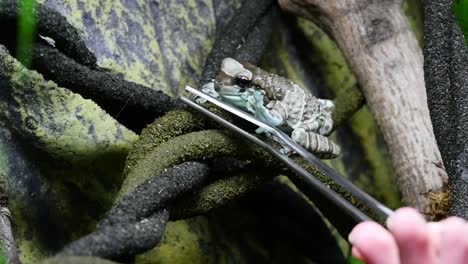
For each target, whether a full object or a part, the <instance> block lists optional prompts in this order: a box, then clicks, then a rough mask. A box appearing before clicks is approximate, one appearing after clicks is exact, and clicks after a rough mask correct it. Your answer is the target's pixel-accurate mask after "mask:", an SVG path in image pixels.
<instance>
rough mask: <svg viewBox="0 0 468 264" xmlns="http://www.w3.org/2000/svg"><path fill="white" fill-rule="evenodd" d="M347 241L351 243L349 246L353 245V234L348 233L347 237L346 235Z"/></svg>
mask: <svg viewBox="0 0 468 264" xmlns="http://www.w3.org/2000/svg"><path fill="white" fill-rule="evenodd" d="M348 241H349V243H351V245H352V244H353V241H354V236H353V232H351V233H349V235H348Z"/></svg>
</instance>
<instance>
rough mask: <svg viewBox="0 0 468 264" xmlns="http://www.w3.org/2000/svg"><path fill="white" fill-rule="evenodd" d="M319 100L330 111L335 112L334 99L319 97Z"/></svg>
mask: <svg viewBox="0 0 468 264" xmlns="http://www.w3.org/2000/svg"><path fill="white" fill-rule="evenodd" d="M317 101H318V102H319V103H320V104H321V105H322V107H323V109H324V110H325V111H327V112H329V113H331V112H333V110H334V109H335V104H334V103H333V101H332V100H327V99H318V100H317Z"/></svg>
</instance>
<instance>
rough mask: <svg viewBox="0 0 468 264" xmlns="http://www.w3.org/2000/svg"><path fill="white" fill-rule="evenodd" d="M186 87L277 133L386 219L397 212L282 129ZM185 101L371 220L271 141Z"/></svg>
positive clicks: (356, 214)
mask: <svg viewBox="0 0 468 264" xmlns="http://www.w3.org/2000/svg"><path fill="white" fill-rule="evenodd" d="M185 90H187V91H188V92H190V93H192V94H193V95H196V96H198V97H201V98H204V99H206V100H207V101H209V102H211V103H213V104H214V105H216V106H218V107H221V108H222V109H224V110H226V111H228V112H230V113H232V114H234V115H236V116H238V117H240V118H242V119H244V120H246V121H248V122H250V123H252V124H254V125H257V126H259V127H261V128H263V129H265V130H267V131H270V132H271V133H272V134H273V135H275V136H276V137H277V138H278V139H279V141H281V142H280V143H281V144H283V145H285V146H287V147H289V148H290V149H292V150H294V151H295V152H296V153H297V154H298V155H300V156H301V157H302V158H303V159H304V160H306V161H307V162H309V163H310V164H312V165H313V166H315V167H316V168H317V169H319V170H320V171H322V172H323V173H324V174H325V175H327V176H328V177H330V178H331V179H332V180H333V181H335V182H336V183H337V184H338V185H340V186H341V187H342V188H344V189H345V190H347V191H349V192H350V193H351V194H352V195H354V196H355V197H356V198H358V199H360V200H361V201H362V202H363V203H365V204H366V205H367V206H368V207H369V208H370V209H372V210H373V211H374V212H375V213H376V214H377V215H378V216H380V217H382V218H383V219H387V217H388V216H389V215H390V214H392V213H393V211H392V210H391V209H389V208H388V207H386V206H385V205H383V204H381V203H380V202H379V201H377V200H376V199H374V198H373V197H372V196H370V195H369V194H367V193H365V192H364V191H362V190H361V189H359V188H358V187H356V186H355V185H354V184H353V183H351V182H350V181H349V180H348V179H346V178H344V177H342V176H341V175H339V174H338V173H337V172H336V171H335V170H333V169H332V168H330V167H329V166H328V165H326V164H325V163H323V162H322V161H321V160H320V159H318V158H317V157H316V156H314V155H313V154H312V153H310V152H309V151H307V150H305V149H304V148H303V147H301V146H300V145H299V144H297V143H296V142H294V141H292V140H291V139H290V137H289V136H288V135H286V134H285V133H283V132H282V131H281V130H279V129H277V128H275V127H272V126H270V125H268V124H265V123H263V122H262V121H259V120H258V119H256V118H255V117H253V116H252V115H250V114H248V113H246V112H244V111H241V110H239V109H237V108H235V107H232V106H230V105H228V104H226V103H224V102H222V101H219V100H217V99H215V98H213V97H211V96H209V95H207V94H205V93H203V92H201V91H199V90H197V89H195V88H193V87H190V86H186V87H185ZM179 99H180V100H181V101H182V102H183V103H185V104H187V105H188V106H190V107H192V108H194V109H196V110H198V111H200V112H201V113H203V114H204V115H206V116H208V117H210V118H211V119H213V120H215V121H216V122H218V123H220V124H221V125H223V126H225V127H226V128H228V129H230V130H232V131H234V132H236V133H237V134H239V135H241V136H243V137H244V138H246V139H248V140H250V141H252V142H253V143H255V144H257V145H259V146H260V147H262V148H264V149H265V150H267V151H268V152H270V153H271V154H272V155H273V156H275V157H276V158H278V159H279V160H280V161H282V162H283V163H284V164H285V165H287V166H288V167H289V168H290V169H291V170H292V171H294V172H295V173H296V174H297V175H298V176H299V177H302V179H303V180H304V181H305V182H306V183H307V184H309V185H310V186H311V187H312V188H314V189H315V190H317V191H318V192H320V193H321V194H322V195H323V196H324V197H326V198H327V199H329V200H330V201H332V202H333V203H335V204H336V205H337V206H339V207H340V208H342V209H344V210H345V211H346V212H347V213H348V214H349V215H350V216H352V217H353V218H354V219H355V220H357V221H365V220H370V218H369V216H367V215H366V214H364V213H363V212H361V211H360V210H359V209H357V208H356V207H355V206H353V205H352V204H351V203H350V202H348V201H347V200H345V199H344V198H343V197H341V196H340V195H338V194H336V193H335V192H333V191H331V190H330V188H328V187H327V186H325V185H324V184H323V183H322V182H321V181H319V180H318V179H316V178H315V177H314V176H313V175H312V174H310V173H309V172H308V171H307V170H305V169H304V168H302V167H301V166H299V165H298V164H296V163H295V162H294V161H293V160H291V159H290V158H289V157H287V156H286V155H284V154H282V153H281V152H279V151H278V150H277V149H275V148H274V147H273V146H271V145H269V144H268V143H266V142H264V141H262V140H260V139H259V138H257V137H255V136H253V135H252V134H250V133H248V132H246V131H245V130H243V129H241V128H239V127H237V126H235V125H233V124H231V123H229V122H228V121H226V120H224V119H223V118H221V117H219V116H217V115H216V114H214V113H212V112H210V111H208V110H207V109H205V108H204V107H203V106H201V105H199V104H197V103H194V102H192V101H191V100H189V99H187V98H185V97H183V96H181V97H180V98H179Z"/></svg>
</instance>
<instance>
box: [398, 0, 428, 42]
mask: <svg viewBox="0 0 468 264" xmlns="http://www.w3.org/2000/svg"><path fill="white" fill-rule="evenodd" d="M403 11H404V13H405V15H406V18H407V19H408V22H409V25H410V27H411V29H412V30H413V32H414V35H415V36H416V39H417V40H418V43H419V46H421V47H422V46H423V44H424V39H423V38H424V35H423V33H424V32H423V27H424V24H423V8H422V3H421V0H405V1H403Z"/></svg>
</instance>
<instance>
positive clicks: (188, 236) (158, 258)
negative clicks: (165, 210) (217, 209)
mask: <svg viewBox="0 0 468 264" xmlns="http://www.w3.org/2000/svg"><path fill="white" fill-rule="evenodd" d="M204 224H205V225H206V224H207V223H204ZM205 228H207V227H206V226H205ZM205 235H206V236H209V233H208V234H205ZM137 263H138V264H151V263H215V262H214V261H213V259H210V256H209V255H206V254H204V253H203V249H202V248H201V245H200V243H199V237H198V234H196V233H194V232H193V231H192V230H191V229H190V227H189V224H188V223H187V222H186V221H176V222H170V223H168V225H167V227H166V232H165V233H164V236H163V238H162V241H161V244H160V246H157V247H156V248H155V249H154V250H151V251H149V252H148V253H146V254H142V255H140V256H139V257H138V258H137Z"/></svg>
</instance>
